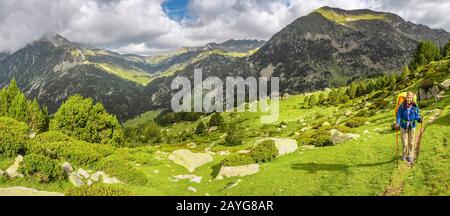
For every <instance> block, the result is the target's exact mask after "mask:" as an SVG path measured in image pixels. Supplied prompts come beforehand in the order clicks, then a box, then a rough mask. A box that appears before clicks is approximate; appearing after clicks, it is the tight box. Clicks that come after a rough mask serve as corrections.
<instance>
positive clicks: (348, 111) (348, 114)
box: [344, 110, 352, 117]
mask: <svg viewBox="0 0 450 216" xmlns="http://www.w3.org/2000/svg"><path fill="white" fill-rule="evenodd" d="M344 115H345V116H347V117H350V116H351V115H352V111H350V110H347V111H345V113H344Z"/></svg>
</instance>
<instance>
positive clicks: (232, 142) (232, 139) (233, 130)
mask: <svg viewBox="0 0 450 216" xmlns="http://www.w3.org/2000/svg"><path fill="white" fill-rule="evenodd" d="M241 144H242V140H241V139H240V137H239V131H238V129H237V126H236V124H231V125H230V127H229V128H228V132H227V136H226V137H225V143H224V144H223V145H225V146H238V145H241Z"/></svg>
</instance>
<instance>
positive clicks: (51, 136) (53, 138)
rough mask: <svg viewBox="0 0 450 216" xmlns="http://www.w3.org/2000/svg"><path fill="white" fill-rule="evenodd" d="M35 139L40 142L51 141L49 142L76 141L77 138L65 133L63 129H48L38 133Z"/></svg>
mask: <svg viewBox="0 0 450 216" xmlns="http://www.w3.org/2000/svg"><path fill="white" fill-rule="evenodd" d="M34 141H35V142H38V143H49V142H60V141H76V140H75V139H73V138H71V137H69V136H67V135H65V134H63V133H62V132H61V131H47V132H44V133H40V134H38V135H36V137H35V138H34Z"/></svg>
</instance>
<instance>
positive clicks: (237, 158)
mask: <svg viewBox="0 0 450 216" xmlns="http://www.w3.org/2000/svg"><path fill="white" fill-rule="evenodd" d="M252 163H255V160H254V159H253V158H252V156H250V155H248V154H230V155H229V156H228V157H226V158H225V159H223V161H222V163H221V164H222V165H223V166H243V165H248V164H252Z"/></svg>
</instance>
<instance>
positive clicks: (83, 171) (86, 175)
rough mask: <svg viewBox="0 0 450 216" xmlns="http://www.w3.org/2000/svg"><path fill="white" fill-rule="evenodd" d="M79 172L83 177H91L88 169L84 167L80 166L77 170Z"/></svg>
mask: <svg viewBox="0 0 450 216" xmlns="http://www.w3.org/2000/svg"><path fill="white" fill-rule="evenodd" d="M77 173H78V174H79V175H80V176H82V177H83V178H85V179H88V178H89V173H88V172H87V171H86V170H84V169H82V168H79V169H78V171H77Z"/></svg>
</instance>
